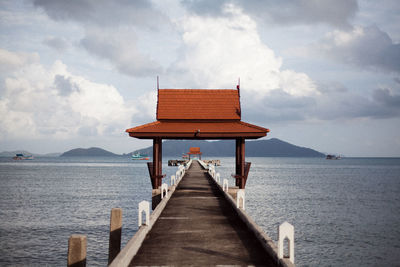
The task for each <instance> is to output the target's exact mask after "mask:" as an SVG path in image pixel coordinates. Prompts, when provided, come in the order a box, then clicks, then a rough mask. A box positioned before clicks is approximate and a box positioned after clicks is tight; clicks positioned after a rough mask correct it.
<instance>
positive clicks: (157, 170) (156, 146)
mask: <svg viewBox="0 0 400 267" xmlns="http://www.w3.org/2000/svg"><path fill="white" fill-rule="evenodd" d="M161 149H162V148H161V138H158V137H157V138H154V139H153V179H154V183H153V184H154V186H155V188H154V189H157V188H158V187H159V186H161V181H159V180H161V172H162V170H161V156H160V154H161Z"/></svg>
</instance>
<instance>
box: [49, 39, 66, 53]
mask: <svg viewBox="0 0 400 267" xmlns="http://www.w3.org/2000/svg"><path fill="white" fill-rule="evenodd" d="M43 43H44V44H45V45H47V46H49V47H50V48H53V49H55V50H57V51H58V52H63V51H65V50H66V49H67V48H68V47H69V43H68V42H67V41H66V40H65V39H64V38H60V37H49V38H46V39H45V40H44V41H43Z"/></svg>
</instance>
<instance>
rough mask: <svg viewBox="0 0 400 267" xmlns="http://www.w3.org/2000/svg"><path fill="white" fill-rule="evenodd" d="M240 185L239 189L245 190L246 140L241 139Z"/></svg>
mask: <svg viewBox="0 0 400 267" xmlns="http://www.w3.org/2000/svg"><path fill="white" fill-rule="evenodd" d="M240 140H241V141H240V176H241V179H240V184H239V188H240V189H244V183H245V181H244V180H245V177H244V175H245V174H244V166H245V152H246V149H245V147H246V143H245V139H244V138H240Z"/></svg>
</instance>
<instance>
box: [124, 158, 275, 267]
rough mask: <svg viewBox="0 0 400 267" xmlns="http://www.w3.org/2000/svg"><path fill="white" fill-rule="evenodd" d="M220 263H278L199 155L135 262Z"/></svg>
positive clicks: (168, 263)
mask: <svg viewBox="0 0 400 267" xmlns="http://www.w3.org/2000/svg"><path fill="white" fill-rule="evenodd" d="M155 255H156V256H155ZM219 264H221V265H223V264H225V265H268V266H276V264H274V261H273V259H272V258H271V257H269V256H268V254H267V253H265V251H264V250H263V247H262V245H261V244H260V243H259V242H258V241H257V239H256V237H255V235H254V234H253V233H252V232H251V231H250V230H249V229H248V228H247V227H246V225H245V224H244V223H243V222H242V221H241V220H240V219H239V218H238V215H237V213H236V212H235V210H234V209H233V208H232V207H231V206H230V204H229V203H228V201H227V200H226V199H225V198H224V196H223V194H222V192H220V191H219V190H218V188H217V187H216V185H215V184H214V183H213V182H212V180H211V178H210V177H209V175H208V173H207V172H206V171H205V170H203V168H202V167H201V165H200V164H199V163H198V162H197V161H193V164H192V166H191V167H190V169H189V170H188V171H187V172H186V174H185V176H184V178H183V179H182V181H181V183H180V184H179V185H178V187H177V188H176V190H175V192H174V194H173V195H172V196H171V198H170V200H169V201H168V204H167V205H166V207H165V208H164V210H163V212H162V213H161V215H160V217H159V218H158V220H157V221H156V222H155V224H154V226H153V227H152V229H151V231H150V232H149V233H148V234H147V237H146V239H145V240H144V242H143V244H142V246H141V248H140V249H139V251H138V253H137V254H136V255H135V257H134V258H133V260H132V262H131V264H130V265H129V266H136V265H142V266H143V265H147V266H149V265H150V266H154V265H158V266H160V265H197V266H200V265H203V266H206V265H219Z"/></svg>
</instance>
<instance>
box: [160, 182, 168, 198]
mask: <svg viewBox="0 0 400 267" xmlns="http://www.w3.org/2000/svg"><path fill="white" fill-rule="evenodd" d="M164 190H165V197H168V185H167V184H166V183H163V184H162V185H161V199H163V198H164Z"/></svg>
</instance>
